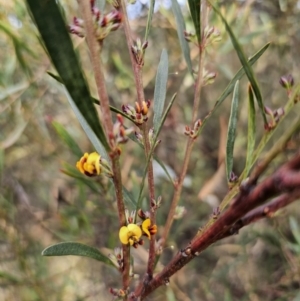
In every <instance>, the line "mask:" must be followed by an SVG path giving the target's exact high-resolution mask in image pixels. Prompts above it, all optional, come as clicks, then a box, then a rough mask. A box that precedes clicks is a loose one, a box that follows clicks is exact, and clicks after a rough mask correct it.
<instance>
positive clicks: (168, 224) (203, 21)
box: [162, 0, 208, 243]
mask: <svg viewBox="0 0 300 301" xmlns="http://www.w3.org/2000/svg"><path fill="white" fill-rule="evenodd" d="M201 6H202V7H201V16H202V17H201V28H202V34H201V35H202V40H201V45H199V62H198V76H197V79H196V83H195V93H194V105H193V116H192V122H191V127H192V128H193V127H194V123H195V122H196V120H197V116H198V110H199V105H200V95H201V89H202V80H203V71H204V54H205V42H206V41H205V39H204V38H203V37H204V35H203V30H204V28H205V27H206V25H207V13H208V8H207V3H206V0H202V1H201ZM194 143H195V139H192V138H191V139H189V140H188V142H187V146H186V150H185V155H184V159H183V165H182V169H181V172H180V176H179V178H178V181H177V183H176V185H175V190H174V194H173V198H172V202H171V206H170V211H169V214H168V218H167V221H166V224H165V227H164V232H163V235H162V240H163V242H164V243H166V240H167V238H168V235H169V232H170V230H171V227H172V224H173V220H174V214H175V210H176V207H177V205H178V202H179V198H180V195H181V192H182V188H183V181H184V178H185V176H186V172H187V168H188V164H189V161H190V157H191V153H192V150H193V146H194Z"/></svg>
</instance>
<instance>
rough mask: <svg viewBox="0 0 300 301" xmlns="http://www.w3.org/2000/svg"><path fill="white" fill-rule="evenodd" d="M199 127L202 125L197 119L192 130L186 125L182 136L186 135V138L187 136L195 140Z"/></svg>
mask: <svg viewBox="0 0 300 301" xmlns="http://www.w3.org/2000/svg"><path fill="white" fill-rule="evenodd" d="M201 125H202V121H201V119H198V120H197V121H196V122H195V123H194V128H193V129H191V128H190V127H189V126H188V125H186V126H185V131H184V134H185V135H187V136H189V137H191V138H192V139H196V138H197V137H198V134H199V130H200V128H201Z"/></svg>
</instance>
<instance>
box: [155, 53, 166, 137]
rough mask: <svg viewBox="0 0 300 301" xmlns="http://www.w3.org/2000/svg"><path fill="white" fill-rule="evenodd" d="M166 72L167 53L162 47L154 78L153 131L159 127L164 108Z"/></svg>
mask: <svg viewBox="0 0 300 301" xmlns="http://www.w3.org/2000/svg"><path fill="white" fill-rule="evenodd" d="M168 73H169V63H168V54H167V51H166V50H165V49H163V51H162V53H161V56H160V61H159V64H158V69H157V74H156V80H155V90H154V105H153V111H154V116H153V125H154V132H156V131H157V129H158V127H159V124H160V122H161V117H162V114H163V110H164V105H165V99H166V92H167V81H168Z"/></svg>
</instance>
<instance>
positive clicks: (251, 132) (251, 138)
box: [245, 84, 256, 177]
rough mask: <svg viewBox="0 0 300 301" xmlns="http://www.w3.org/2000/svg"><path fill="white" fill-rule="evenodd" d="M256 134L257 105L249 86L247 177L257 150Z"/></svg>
mask: <svg viewBox="0 0 300 301" xmlns="http://www.w3.org/2000/svg"><path fill="white" fill-rule="evenodd" d="M255 134H256V122H255V105H254V95H253V90H252V87H251V85H250V84H249V86H248V137H247V158H246V166H245V177H247V176H248V174H249V172H250V169H251V165H252V161H253V153H254V148H255Z"/></svg>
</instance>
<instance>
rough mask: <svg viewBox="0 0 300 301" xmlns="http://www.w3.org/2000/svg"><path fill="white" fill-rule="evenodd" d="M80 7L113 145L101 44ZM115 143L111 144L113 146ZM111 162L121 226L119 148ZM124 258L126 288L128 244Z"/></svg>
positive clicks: (84, 3)
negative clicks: (100, 53)
mask: <svg viewBox="0 0 300 301" xmlns="http://www.w3.org/2000/svg"><path fill="white" fill-rule="evenodd" d="M78 4H79V8H80V10H81V12H82V16H83V20H84V22H85V29H86V40H87V44H88V47H89V50H90V56H91V62H92V66H93V70H94V76H95V81H96V86H97V91H98V96H99V99H100V101H101V107H100V110H101V111H102V115H103V121H104V122H103V123H104V126H105V130H106V135H107V138H108V141H109V143H110V145H111V142H110V139H109V137H113V121H112V115H111V112H110V103H109V98H108V93H107V89H106V84H105V79H104V75H103V71H102V70H103V66H102V62H101V58H100V55H99V52H100V48H99V44H98V43H97V40H96V38H95V35H94V26H93V22H92V13H91V9H90V3H89V1H84V0H78ZM112 146H113V145H111V147H112ZM110 157H111V163H112V170H113V174H114V176H113V182H114V186H115V191H116V198H117V204H118V216H119V223H120V227H121V226H125V225H126V216H125V206H124V200H123V193H122V178H121V169H120V163H119V155H118V152H117V150H115V149H112V151H111V154H110ZM123 258H124V268H123V273H122V280H123V288H124V289H125V290H126V289H127V288H128V286H129V269H130V249H129V247H128V246H125V245H123Z"/></svg>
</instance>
